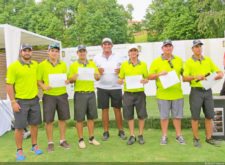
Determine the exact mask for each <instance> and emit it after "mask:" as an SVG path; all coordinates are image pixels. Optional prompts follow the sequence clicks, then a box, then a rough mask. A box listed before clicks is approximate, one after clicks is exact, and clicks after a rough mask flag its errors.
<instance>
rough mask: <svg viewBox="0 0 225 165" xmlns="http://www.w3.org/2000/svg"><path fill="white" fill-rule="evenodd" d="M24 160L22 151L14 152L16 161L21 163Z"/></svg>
mask: <svg viewBox="0 0 225 165" xmlns="http://www.w3.org/2000/svg"><path fill="white" fill-rule="evenodd" d="M23 160H25V156H24V154H23V150H19V151H17V152H16V161H23Z"/></svg>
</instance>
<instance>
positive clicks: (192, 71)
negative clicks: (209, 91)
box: [184, 56, 220, 87]
mask: <svg viewBox="0 0 225 165" xmlns="http://www.w3.org/2000/svg"><path fill="white" fill-rule="evenodd" d="M218 71H220V70H219V68H218V67H217V66H216V65H215V64H214V63H213V61H212V60H211V59H210V58H209V57H207V56H204V57H203V56H202V59H200V60H197V59H196V58H195V57H194V56H192V57H191V58H189V59H188V60H187V61H186V62H185V65H184V76H198V75H203V76H204V75H206V74H208V73H213V72H218ZM190 85H191V87H202V84H201V81H199V82H196V80H192V81H191V83H190Z"/></svg>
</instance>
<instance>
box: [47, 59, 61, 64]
mask: <svg viewBox="0 0 225 165" xmlns="http://www.w3.org/2000/svg"><path fill="white" fill-rule="evenodd" d="M47 61H48V62H49V63H50V64H52V66H56V65H58V64H60V60H59V59H58V60H57V62H56V64H53V63H52V62H51V61H50V59H49V58H48V59H47Z"/></svg>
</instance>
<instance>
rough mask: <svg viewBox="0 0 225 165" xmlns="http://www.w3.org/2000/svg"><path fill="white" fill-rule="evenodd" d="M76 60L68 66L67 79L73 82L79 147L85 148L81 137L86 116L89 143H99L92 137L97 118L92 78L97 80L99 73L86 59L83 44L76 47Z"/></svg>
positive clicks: (92, 63)
mask: <svg viewBox="0 0 225 165" xmlns="http://www.w3.org/2000/svg"><path fill="white" fill-rule="evenodd" d="M77 55H78V60H77V61H76V62H74V63H73V64H72V65H71V66H70V73H69V80H70V82H71V83H74V86H75V88H74V92H75V93H74V120H76V128H77V133H78V138H79V140H78V145H79V148H81V149H83V148H86V145H85V142H84V138H83V121H84V120H85V116H87V127H88V133H89V143H90V144H93V145H100V143H99V142H98V141H97V140H96V139H95V137H94V119H97V118H98V114H97V106H96V96H95V88H94V79H95V80H99V79H100V74H99V72H98V68H97V66H96V65H95V63H94V62H93V61H89V60H88V59H87V50H86V47H85V46H84V45H79V46H78V49H77Z"/></svg>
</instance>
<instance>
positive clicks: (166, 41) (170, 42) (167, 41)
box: [162, 39, 173, 47]
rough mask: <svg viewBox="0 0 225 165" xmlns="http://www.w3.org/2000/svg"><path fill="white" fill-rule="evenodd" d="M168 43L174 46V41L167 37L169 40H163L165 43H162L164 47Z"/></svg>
mask: <svg viewBox="0 0 225 165" xmlns="http://www.w3.org/2000/svg"><path fill="white" fill-rule="evenodd" d="M166 45H171V46H173V44H172V41H171V40H169V39H167V40H165V41H163V45H162V47H163V46H166Z"/></svg>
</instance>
